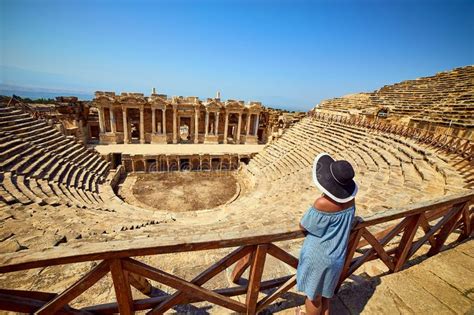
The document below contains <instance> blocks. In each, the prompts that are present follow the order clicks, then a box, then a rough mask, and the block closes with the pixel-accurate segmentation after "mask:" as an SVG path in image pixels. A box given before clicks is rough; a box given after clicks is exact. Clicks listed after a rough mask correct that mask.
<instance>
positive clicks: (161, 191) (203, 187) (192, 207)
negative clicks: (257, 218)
mask: <svg viewBox="0 0 474 315" xmlns="http://www.w3.org/2000/svg"><path fill="white" fill-rule="evenodd" d="M120 186H121V188H120V190H119V195H120V197H122V198H123V199H124V200H125V201H126V202H128V203H129V204H132V205H135V206H139V207H144V208H148V209H151V210H167V211H173V212H183V211H196V210H204V209H212V208H214V207H217V206H220V205H223V204H225V203H228V202H231V201H232V200H234V199H235V198H236V197H237V196H238V194H239V192H240V185H239V184H238V182H237V178H236V177H235V176H234V175H233V173H232V172H212V173H211V172H172V173H148V174H136V175H128V176H127V178H126V179H125V182H124V183H123V184H122V185H120ZM216 187H219V189H216Z"/></svg>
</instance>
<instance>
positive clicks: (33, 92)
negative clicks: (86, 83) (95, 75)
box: [0, 84, 94, 100]
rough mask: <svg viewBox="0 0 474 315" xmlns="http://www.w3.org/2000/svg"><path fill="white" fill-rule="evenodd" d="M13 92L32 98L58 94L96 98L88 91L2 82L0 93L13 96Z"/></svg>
mask: <svg viewBox="0 0 474 315" xmlns="http://www.w3.org/2000/svg"><path fill="white" fill-rule="evenodd" d="M13 94H15V95H18V96H20V97H23V98H30V99H38V98H55V97H56V96H77V97H78V98H79V99H80V100H92V99H93V98H94V94H93V93H87V92H77V91H70V90H54V89H46V88H36V87H24V86H15V85H7V84H0V95H6V96H12V95H13Z"/></svg>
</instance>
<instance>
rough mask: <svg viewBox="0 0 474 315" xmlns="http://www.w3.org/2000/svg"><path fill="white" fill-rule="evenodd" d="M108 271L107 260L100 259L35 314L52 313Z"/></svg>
mask: <svg viewBox="0 0 474 315" xmlns="http://www.w3.org/2000/svg"><path fill="white" fill-rule="evenodd" d="M108 272H109V264H108V262H107V261H102V262H101V263H100V264H98V265H97V266H95V267H94V268H93V269H92V270H91V271H89V272H88V273H87V274H86V275H85V276H84V277H82V278H81V279H79V280H78V281H77V282H76V283H74V284H73V285H72V286H70V287H69V288H67V289H66V290H65V291H64V292H62V293H61V294H59V295H57V296H56V297H54V298H53V299H52V300H50V301H49V302H47V303H46V304H45V305H43V306H42V307H41V308H40V309H39V310H37V311H36V312H35V314H41V315H45V314H54V313H55V312H57V311H58V310H59V309H61V308H63V307H64V306H65V305H66V304H68V303H69V302H71V301H72V300H74V299H75V298H76V297H78V296H79V295H81V293H83V292H84V291H86V290H87V289H89V288H90V287H91V286H92V285H94V284H95V283H96V282H97V281H99V280H100V279H102V277H103V276H105V275H106V274H107V273H108Z"/></svg>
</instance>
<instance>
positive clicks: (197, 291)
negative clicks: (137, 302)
mask: <svg viewBox="0 0 474 315" xmlns="http://www.w3.org/2000/svg"><path fill="white" fill-rule="evenodd" d="M122 264H123V266H124V268H125V269H126V270H127V271H129V272H132V273H136V274H139V275H142V276H144V277H146V278H149V279H153V280H155V281H158V282H160V283H163V284H164V285H167V286H170V287H172V288H175V289H177V290H180V291H183V292H184V293H185V294H186V295H191V296H196V297H199V298H201V299H203V300H205V301H209V302H211V303H214V304H217V305H220V306H223V307H225V308H228V309H231V310H234V311H236V312H244V311H245V309H246V308H245V305H244V304H242V303H240V302H238V301H235V300H233V299H231V298H228V297H226V296H222V295H220V294H217V293H215V292H213V291H211V290H208V289H205V288H202V287H200V286H197V285H195V284H192V283H189V282H187V281H185V280H183V279H181V278H179V277H176V276H174V275H172V274H169V273H166V272H164V271H162V270H159V269H156V268H153V267H151V266H148V265H146V264H144V263H141V262H139V261H136V260H133V259H131V258H128V259H127V258H125V259H123V261H122Z"/></svg>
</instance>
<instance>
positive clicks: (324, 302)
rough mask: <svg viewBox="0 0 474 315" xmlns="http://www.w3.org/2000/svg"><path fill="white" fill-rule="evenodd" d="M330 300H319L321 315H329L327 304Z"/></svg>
mask: <svg viewBox="0 0 474 315" xmlns="http://www.w3.org/2000/svg"><path fill="white" fill-rule="evenodd" d="M330 301H331V299H328V298H325V297H323V298H321V315H329V306H330V304H329V302H330Z"/></svg>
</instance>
